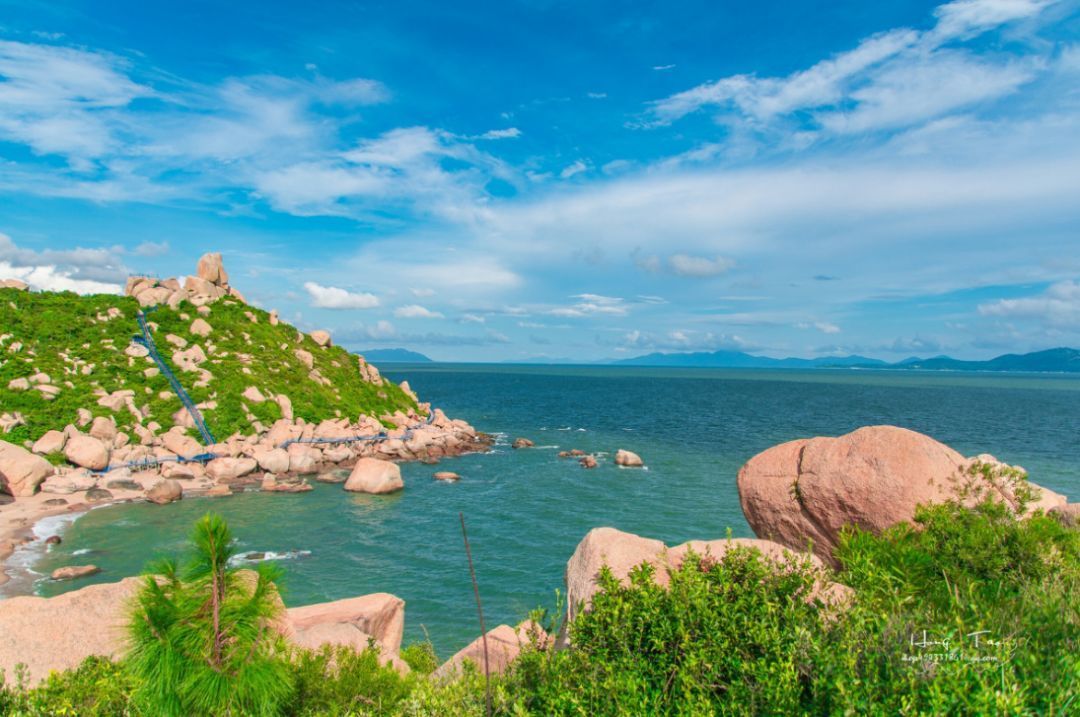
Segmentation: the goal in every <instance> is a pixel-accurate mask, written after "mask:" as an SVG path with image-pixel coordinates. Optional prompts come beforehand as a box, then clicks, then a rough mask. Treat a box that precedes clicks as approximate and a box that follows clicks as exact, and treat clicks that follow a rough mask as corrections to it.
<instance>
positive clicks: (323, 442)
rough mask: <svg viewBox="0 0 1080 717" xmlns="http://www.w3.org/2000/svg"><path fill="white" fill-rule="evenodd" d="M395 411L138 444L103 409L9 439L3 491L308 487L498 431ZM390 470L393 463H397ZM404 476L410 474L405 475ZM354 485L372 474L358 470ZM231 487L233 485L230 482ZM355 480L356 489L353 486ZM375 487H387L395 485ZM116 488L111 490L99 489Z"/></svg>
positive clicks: (456, 449)
mask: <svg viewBox="0 0 1080 717" xmlns="http://www.w3.org/2000/svg"><path fill="white" fill-rule="evenodd" d="M385 420H387V421H388V422H390V423H392V424H394V425H396V426H399V427H398V428H394V429H390V430H387V429H386V428H385V427H384V425H383V423H382V422H380V421H379V420H376V419H374V418H371V417H368V416H360V417H359V418H358V419H357V420H356V421H349V420H348V419H328V420H325V421H322V422H321V423H318V424H313V423H308V422H306V421H304V419H302V418H296V419H284V418H282V419H279V420H278V421H276V422H275V423H274V424H273V426H271V427H270V428H269V429H268V430H266V431H264V432H263V433H261V434H255V435H251V436H233V437H231V438H229V439H228V440H227V441H224V442H222V443H219V444H216V445H212V446H202V445H200V444H199V443H198V442H197V441H196V440H195V439H193V438H191V437H190V436H189V435H188V434H187V433H186V431H185V430H184V429H183V428H181V427H174V428H173V429H171V430H169V431H167V432H165V433H163V434H161V435H159V436H151V437H149V439H147V440H141V441H140V442H139V443H138V444H133V443H132V442H131V440H130V438H129V437H128V435H127V434H125V433H122V432H118V431H117V430H116V425H115V423H114V422H113V420H112V419H111V418H104V417H100V416H99V417H97V418H94V419H93V420H92V421H90V423H89V425H88V426H85V428H86V430H85V431H83V430H80V428H79V427H77V426H74V425H69V426H67V427H65V428H64V430H62V431H60V430H52V431H49V432H47V433H46V434H45V435H43V436H42V437H41V438H40V439H38V441H37V442H35V443H34V444H33V446H32V448H31V449H30V450H27V449H25V448H23V447H21V446H18V445H15V444H12V443H8V442H6V441H0V491H4V492H8V493H10V494H11V495H13V496H16V497H26V496H30V495H33V494H34V493H35V492H36V491H37V490H39V489H40V490H41V491H42V492H45V493H53V494H58V495H68V494H72V493H79V492H83V491H90V490H92V489H105V490H107V489H108V487H109V485H111V484H115V483H117V482H127V483H129V484H131V485H133V486H136V487H138V488H139V489H141V490H145V491H146V498H147V499H148V500H151V501H152V502H155V503H165V502H169V501H171V500H176V499H178V498H179V497H180V496H181V495H182V494H183V493H184V492H185V491H188V490H194V491H197V492H201V493H207V492H211V491H213V490H214V489H215V488H217V489H219V490H217V491H216V493H212V494H218V495H228V494H229V493H230V492H231V491H230V490H228V489H229V488H243V487H260V488H262V489H263V490H267V491H273V492H302V491H305V490H310V485H308V484H307V483H306V481H305V480H304V479H303V478H302V476H305V475H315V474H321V473H328V472H332V471H334V470H338V469H345V468H350V467H352V466H354V465H357V466H360V465H363V466H368V467H370V466H371V465H372V464H371V461H374V462H375V463H378V464H381V465H386V466H390V467H392V468H393V469H394V470H397V469H396V466H394V465H393V463H390V462H391V461H416V460H420V461H427V462H437V461H438V460H439V459H441V458H445V457H450V456H456V455H460V454H463V453H467V452H472V451H478V450H485V449H486V448H487V447H488V446H489V445H490V439H489V438H488V437H487V436H485V435H484V434H481V433H478V432H477V431H476V430H475V429H474V428H473V427H472V426H470V425H469V424H468V423H466V422H465V421H462V420H455V419H450V418H448V417H447V416H446V414H445V413H443V412H442V411H441V410H440V409H434V410H433V417H432V418H431V420H430V422H428V420H427V418H426V417H423V416H420V415H418V414H416V413H412V412H410V413H409V414H405V413H402V412H400V411H399V412H396V413H395V414H393V415H391V416H386V417H385ZM382 433H385V436H386V438H385V440H363V441H355V442H350V441H349V439H351V438H353V437H356V436H376V435H379V434H382ZM58 453H59V454H62V455H63V456H64V458H65V459H66V460H67V462H68V463H69V464H70V465H60V466H53V465H52V464H51V463H49V461H47V460H45V458H44V456H47V455H54V454H58ZM202 454H214V455H216V456H217V457H216V458H213V459H212V460H209V461H207V462H206V463H201V462H184V461H183V460H181V459H186V458H191V457H193V456H198V455H202ZM129 462H139V463H145V464H146V467H145V468H144V469H142V470H134V471H133V470H132V469H130V468H119V469H115V470H111V471H109V472H107V473H99V471H102V470H104V469H105V468H107V467H108V466H110V465H117V464H123V463H129ZM387 470H389V469H387ZM398 481H400V474H399V476H398ZM353 484H354V485H361V484H363V481H360V480H359V479H357V481H353ZM222 487H224V488H226V490H220V489H221V488H222ZM347 488H348V489H349V490H354V488H353V487H349V484H347ZM368 492H386V490H385V487H384V488H383V489H380V490H370V491H368ZM100 497H107V496H99V498H100Z"/></svg>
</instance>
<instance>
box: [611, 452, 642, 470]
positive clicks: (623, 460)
mask: <svg viewBox="0 0 1080 717" xmlns="http://www.w3.org/2000/svg"><path fill="white" fill-rule="evenodd" d="M615 465H617V466H623V467H624V468H641V467H642V466H644V465H645V463H644V461H642V460H641V456H639V455H638V454H637V453H632V452H631V451H624V450H623V449H622V448H620V449H619V450H618V451H616V453H615Z"/></svg>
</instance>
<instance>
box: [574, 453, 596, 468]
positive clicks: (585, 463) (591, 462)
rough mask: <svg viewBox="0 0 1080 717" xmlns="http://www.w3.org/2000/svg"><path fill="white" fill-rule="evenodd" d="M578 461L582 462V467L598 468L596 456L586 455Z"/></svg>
mask: <svg viewBox="0 0 1080 717" xmlns="http://www.w3.org/2000/svg"><path fill="white" fill-rule="evenodd" d="M578 463H580V464H581V467H582V468H596V466H597V465H598V464H597V462H596V457H595V456H585V457H584V458H582V459H581V460H579V461H578Z"/></svg>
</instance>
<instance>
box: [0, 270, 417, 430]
mask: <svg viewBox="0 0 1080 717" xmlns="http://www.w3.org/2000/svg"><path fill="white" fill-rule="evenodd" d="M138 308H139V307H138V304H137V302H136V301H135V300H134V299H131V298H128V297H118V296H111V295H94V296H80V295H77V294H73V293H69V292H62V293H52V292H23V291H16V290H14V289H0V326H2V327H3V329H2V330H0V335H8V336H7V338H6V339H4V340H3V341H2V342H0V406H2V407H3V409H2V410H3V412H17V413H20V414H22V415H23V417H24V418H25V421H26V425H23V426H18V427H16V428H15V429H14V430H12V431H11V432H10V433H9V434H7V435H5V436H3V440H7V441H9V442H14V443H22V442H25V441H35V440H37V439H38V438H39V437H41V435H42V434H44V433H45V432H46V431H48V430H50V429H63V428H64V426H66V425H67V424H69V423H75V422H76V420H77V411H78V409H80V408H85V409H88V410H89V411H91V413H92V414H93V415H94V416H111V417H113V418H114V419H115V420H116V422H117V426H118V429H119V430H121V431H123V432H126V433H128V434H129V435H130V436H131V437H132V439H136V436H135V435H134V432H133V429H134V425H135V424H136V423H139V424H142V425H144V426H145V425H146V424H148V423H150V422H151V421H154V422H157V423H158V424H159V425H160V426H161V430H163V431H164V430H168V429H169V428H170V427H172V425H173V423H174V421H173V418H172V416H173V414H174V413H176V412H177V411H178V410H179V409H180V408H181V404H180V400H179V399H178V398H177V397H176V396H175V395H174V394H173V393H172V391H171V390H170V387H169V384H168V381H167V380H166V379H165V377H164V376H162V375H160V374H159V375H156V376H147V375H145V373H144V372H145V371H146V369H148V368H152V367H154V364H153V362H152V361H151V360H150V359H149V358H148V357H139V358H134V357H130V356H128V355H126V354H125V353H124V351H125V349H127V348H128V346H129V345H131V338H132V336H133V335H134V334H137V333H138V332H139V330H138V324H137V322H136V318H135V317H136V312H137V311H138ZM110 309H113V310H114V313H115V311H118V312H119V314H120V315H119V316H118V317H117V318H112V319H108V320H100V319H101V318H107V316H108V311H109V310H110ZM249 314H250V315H251V316H252V317H254V318H255V321H252V320H251V318H249ZM99 317H100V318H99ZM198 317H199V314H198V313H197V312H196V310H195V307H194V306H192V305H190V304H188V303H186V302H185V303H183V304H181V305H180V306H179V307H178V309H176V310H172V309H169V308H168V307H167V306H162V307H160V308H158V309H157V310H156V311H154V312H153V313H151V314H149V315H148V318H149V320H150V322H151V323H152V325H156V327H157V328H156V330H155V331H154V338H155V341H156V343H157V345H158V348H159V350H160V351H161V353H162V354H163V355H164V356H165V358H166V360H167V361H170V362H171V356H172V352H173V351H174V350H175V348H174V347H173V346H172V345H171V344H170V343H169V342H168V341H166V339H165V337H166V336H167V335H169V334H172V335H175V336H177V337H180V338H181V339H183V340H185V341H186V342H187V343H188V345H189V346H190V345H192V344H200V345H201V346H202V347H203V349H204V350H206V352H207V354H208V361H207V362H206V363H204V364H203V365H202V368H205V369H207V370H209V371H210V372H211V373H212V374H213V379H212V380H211V381H210V383H209V385H207V386H205V387H197V386H195V385H194V384H195V382H196V381H197V379H198V377H199V374H197V373H190V372H189V373H183V372H179V371H176V369H175V366H174V367H173V368H174V372H175V373H176V374H177V376H178V377H179V379H180V381H181V383H182V384H183V385H184V386H185V388H186V390H187V391H188V393H189V394H190V395H191V397H192V399H193V400H195V401H196V402H197V403H202V402H213V403H215V404H216V406H215V407H214V408H208V409H205V410H203V416H204V418H205V420H206V422H207V425H208V426H209V428H210V430H211V431H212V432H213V433H214V435H215V437H216V438H217V439H218V440H224V439H225V438H227V437H228V436H230V435H233V434H240V435H248V434H251V433H252V432H253V429H252V425H251V422H250V421H249V420H248V414H249V413H250V414H252V415H253V416H254V418H256V419H257V420H258V421H260V422H261V423H262V424H263V425H264V426H266V427H269V426H270V425H271V424H272V423H273V422H274V421H275V420H277V419H278V418H280V417H281V411H280V409H279V408H278V405H277V404H276V403H275V402H273V401H266V402H265V403H261V404H253V403H251V402H250V401H245V400H244V399H243V398H242V396H241V394H242V393H243V391H244V390H245V389H246V388H247V387H249V386H255V387H257V388H258V389H259V390H260V391H261V392H262V393H263V394H264V395H266V396H271V395H276V394H284V395H286V396H288V397H289V398H290V400H291V402H292V408H293V413H294V415H295V416H296V417H298V418H303V419H305V420H307V421H310V422H319V421H322V420H324V419H328V418H339V417H348V418H350V419H352V420H355V419H356V418H357V416H359V415H360V414H366V415H368V416H374V417H376V418H378V417H380V416H382V415H385V414H392V413H393V412H394V411H396V410H402V411H406V412H407V411H408V410H409V409H415V408H416V404H415V402H414V401H413V400H412V399H411V398H410V397H409V396H407V395H406V394H405V393H404V392H403V391H402V390H401V389H400V387H398V386H396V385H394V384H393V383H391V382H389V381H386V382H384V385H383V386H376V385H374V384H371V383H368V382H366V381H364V380H363V378H362V377H361V376H360V373H359V370H358V366H357V358H356V357H355V356H353V355H350V354H349V353H348V352H347V351H346V350H345V349H343V348H341V347H338V346H333V347H330V348H325V349H324V348H320V347H319V346H317V345H316V344H315V342H314V341H312V340H311V338H310V337H308V336H307V335H306V334H301V333H300V332H298V331H297V330H296V329H295V328H293V327H292V326H289V325H288V324H286V323H283V322H282V323H279V324H278V325H277V326H271V325H270V321H269V314H268V313H267V312H265V311H263V310H261V309H258V308H255V307H252V306H246V305H243V304H241V303H239V302H234V301H231V300H222V301H219V302H217V303H214V304H212V305H211V312H210V314H209V315H208V316H205V317H203V318H205V320H206V321H207V322H208V323H209V324H210V325H211V326H212V327H213V332H212V333H211V335H210V336H209V337H207V338H202V337H199V336H196V335H193V334H192V333H191V330H190V328H191V324H192V322H193V321H194V320H195V319H196V318H198ZM16 345H21V348H20V349H19V350H17V351H16V350H13V347H14V346H16ZM210 345H212V346H213V349H212V350H209V349H210ZM297 349H300V350H304V351H307V352H309V353H310V354H311V355H312V357H313V361H314V368H315V370H317V371H318V373H319V374H321V375H322V376H323V377H324V378H325V379H326V380H327V381H328V385H327V384H324V383H321V382H318V381H316V380H313V379H312V378H310V377H309V373H310V370H309V369H308V368H307V366H306V365H304V363H303V362H302V361H301V359H300V358H298V357H297V356H296V354H295V353H294V352H295V351H296V350H297ZM245 369H246V370H247V372H245ZM38 372H44V373H46V374H48V375H49V376H50V377H51V378H52V383H53V384H54V385H56V386H59V387H60V388H61V391H60V393H59V394H58V395H57V396H56V397H55V398H54V399H53V400H47V399H46V398H45V397H44V396H42V395H41V394H40V393H39V392H38V391H36V390H33V389H31V390H29V391H15V390H11V389H9V388H8V384H9V383H10V382H11V381H12V380H14V379H18V378H26V377H29V376H31V375H33V374H35V373H38ZM122 389H131V390H134V391H135V399H134V401H135V405H136V407H137V408H138V409H140V411H142V412H143V413H145V414H147V415H146V416H145V417H139V418H136V417H135V416H134V415H132V413H131V412H130V411H128V410H127V409H126V408H124V409H121V410H120V411H112V410H110V409H108V408H105V407H102V406H99V405H98V403H97V396H96V395H95V393H96V392H100V391H105V392H108V393H112V392H114V391H117V390H122ZM192 435H193V436H195V434H194V432H192ZM196 437H197V436H196ZM134 442H137V440H135V441H134Z"/></svg>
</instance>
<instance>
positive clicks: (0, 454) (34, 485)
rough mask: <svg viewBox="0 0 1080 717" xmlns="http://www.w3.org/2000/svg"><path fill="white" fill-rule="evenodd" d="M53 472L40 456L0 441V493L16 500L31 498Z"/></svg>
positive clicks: (50, 466)
mask: <svg viewBox="0 0 1080 717" xmlns="http://www.w3.org/2000/svg"><path fill="white" fill-rule="evenodd" d="M53 472H54V469H53V467H52V465H51V464H50V463H49V462H48V461H47V460H45V459H44V458H42V457H41V456H36V455H34V454H33V453H31V452H30V451H28V450H26V449H25V448H23V447H22V446H16V445H15V444H14V443H8V442H7V441H0V491H3V492H4V493H7V494H8V495H13V496H15V497H16V498H26V497H29V496H32V495H33V494H34V493H35V492H37V489H38V486H39V485H41V483H42V481H44V480H45V479H46V478H48V477H49V476H51V475H52V474H53Z"/></svg>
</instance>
